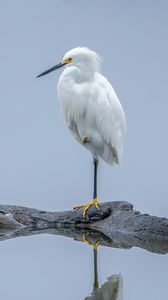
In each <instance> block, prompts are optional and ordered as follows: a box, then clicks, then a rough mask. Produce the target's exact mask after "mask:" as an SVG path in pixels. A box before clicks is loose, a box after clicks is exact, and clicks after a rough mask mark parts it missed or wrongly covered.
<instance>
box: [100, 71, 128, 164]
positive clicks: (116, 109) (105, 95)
mask: <svg viewBox="0 0 168 300" xmlns="http://www.w3.org/2000/svg"><path fill="white" fill-rule="evenodd" d="M96 83H97V85H98V86H97V91H98V97H97V100H96V101H97V109H96V127H97V130H98V131H99V133H100V135H101V137H102V138H103V140H104V142H105V143H107V144H108V145H110V146H111V151H112V152H113V156H114V157H113V159H114V161H115V162H116V163H119V162H120V160H121V158H122V152H123V137H124V135H125V132H126V118H125V114H124V111H123V109H122V106H121V103H120V101H119V99H118V97H117V95H116V93H115V91H114V89H113V87H112V86H111V84H110V83H109V82H108V80H107V79H106V78H105V77H104V76H102V75H101V74H100V73H96Z"/></svg>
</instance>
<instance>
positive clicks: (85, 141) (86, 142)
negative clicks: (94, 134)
mask: <svg viewBox="0 0 168 300" xmlns="http://www.w3.org/2000/svg"><path fill="white" fill-rule="evenodd" d="M82 143H83V144H84V145H86V144H88V143H89V140H88V137H87V136H84V138H83V140H82Z"/></svg>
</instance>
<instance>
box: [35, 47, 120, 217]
mask: <svg viewBox="0 0 168 300" xmlns="http://www.w3.org/2000/svg"><path fill="white" fill-rule="evenodd" d="M100 62H101V59H100V57H99V55H98V54H97V53H96V52H94V51H92V50H90V49H88V48H85V47H77V48H74V49H72V50H70V51H68V52H67V53H66V54H65V55H64V57H63V59H62V61H61V62H60V63H59V64H58V65H55V66H54V67H52V68H50V69H48V70H47V71H45V72H43V73H41V74H40V75H38V76H37V77H41V76H43V75H46V74H48V73H50V72H51V71H54V70H56V69H58V68H60V67H63V66H64V67H65V69H64V71H63V72H62V74H61V75H60V77H59V81H58V85H57V90H58V98H59V100H60V102H61V104H62V108H63V111H64V113H65V118H66V122H67V125H68V128H69V129H70V131H71V133H72V134H73V136H74V137H75V139H76V140H77V141H78V142H79V143H80V144H82V145H83V146H84V147H85V148H87V149H88V150H89V151H90V152H91V154H92V156H93V161H94V193H93V200H92V201H91V203H89V204H87V205H80V206H76V207H75V208H80V207H84V209H83V217H86V212H87V210H88V209H89V208H90V207H91V206H93V205H95V206H96V208H97V209H98V210H100V208H99V200H98V198H97V167H98V159H99V157H100V158H102V159H103V160H104V161H105V162H107V163H108V164H110V165H114V164H119V163H120V161H121V159H122V154H123V139H124V135H125V132H126V118H125V114H124V111H123V109H122V106H121V103H120V101H119V99H118V97H117V95H116V93H115V91H114V89H113V87H112V85H111V84H110V83H109V81H108V80H107V79H106V78H105V77H104V76H103V75H102V74H101V73H100V72H99V67H100Z"/></svg>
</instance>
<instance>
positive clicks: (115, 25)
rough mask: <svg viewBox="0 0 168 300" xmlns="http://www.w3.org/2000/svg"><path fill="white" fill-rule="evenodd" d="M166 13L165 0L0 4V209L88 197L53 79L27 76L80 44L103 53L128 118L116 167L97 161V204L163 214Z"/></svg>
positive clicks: (87, 164)
mask: <svg viewBox="0 0 168 300" xmlns="http://www.w3.org/2000/svg"><path fill="white" fill-rule="evenodd" d="M167 8H168V5H167V1H159V2H158V1H141V2H139V1H127V2H125V1H61V0H60V1H51V0H50V1H38V0H37V1H18V0H16V1H4V2H2V1H1V3H0V36H1V55H0V65H1V71H0V76H1V89H0V99H1V100H0V137H1V150H0V153H1V155H0V159H1V169H0V199H1V202H3V203H10V204H16V205H26V206H32V207H37V208H44V209H57V210H58V209H60V210H61V209H66V208H67V209H70V208H71V207H72V206H73V205H75V204H77V203H81V202H86V201H88V200H89V199H90V198H91V197H92V171H93V170H92V158H91V156H90V153H89V152H87V151H86V150H85V149H84V148H82V147H81V145H79V144H77V142H76V141H75V140H73V138H72V137H71V135H70V134H69V132H68V130H67V128H66V124H65V122H64V118H63V116H62V114H61V113H60V107H59V103H58V101H57V97H56V84H57V81H58V76H59V74H60V72H59V71H58V72H55V73H52V74H50V75H49V76H47V77H45V78H42V79H40V80H39V79H36V78H35V77H36V75H37V74H39V72H41V71H43V70H45V69H46V68H49V67H51V66H52V65H54V64H56V63H57V62H59V61H60V59H61V57H62V56H63V54H64V52H66V51H67V50H68V49H71V48H73V47H75V46H79V45H80V46H87V47H90V48H92V49H94V50H96V51H97V52H98V53H99V54H100V55H101V56H103V58H104V60H103V65H102V72H103V74H104V75H105V76H107V77H108V79H109V80H110V82H111V83H112V84H113V86H114V88H115V90H116V92H117V94H118V96H119V98H120V101H121V102H122V105H123V107H124V110H125V113H126V117H127V121H128V135H127V138H126V143H125V154H124V160H123V165H122V166H121V168H117V167H116V168H111V167H110V166H108V165H106V164H105V163H103V162H102V163H101V164H100V172H99V195H100V199H101V200H102V201H107V200H127V201H130V202H132V203H133V204H134V205H135V208H136V209H138V210H141V211H146V212H148V213H153V214H157V215H167V208H168V204H167V195H168V190H167V166H168V159H167V153H168V142H167V128H168V118H167V110H168V99H167V98H168V97H167V93H168V92H167V52H168V39H167V31H168V26H167V25H168V21H167Z"/></svg>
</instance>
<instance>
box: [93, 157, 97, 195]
mask: <svg viewBox="0 0 168 300" xmlns="http://www.w3.org/2000/svg"><path fill="white" fill-rule="evenodd" d="M93 163H94V191H93V199H96V198H97V168H98V159H95V158H93Z"/></svg>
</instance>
